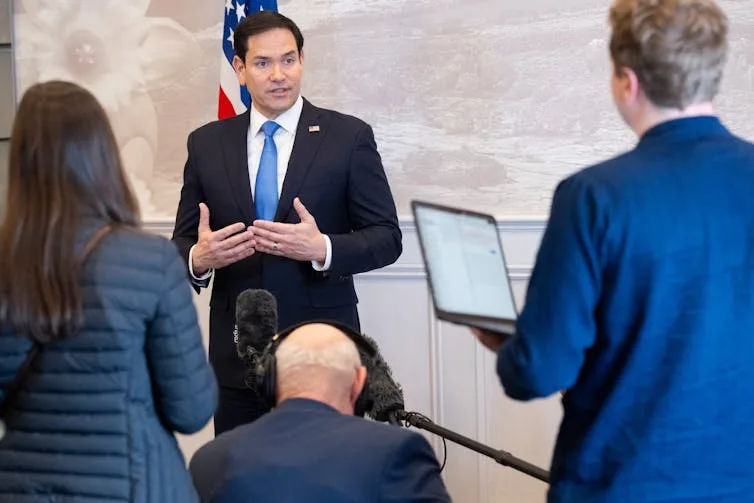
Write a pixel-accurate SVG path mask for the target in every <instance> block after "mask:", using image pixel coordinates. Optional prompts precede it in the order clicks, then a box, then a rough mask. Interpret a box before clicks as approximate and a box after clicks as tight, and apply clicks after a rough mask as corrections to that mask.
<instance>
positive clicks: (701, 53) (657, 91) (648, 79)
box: [609, 0, 728, 110]
mask: <svg viewBox="0 0 754 503" xmlns="http://www.w3.org/2000/svg"><path fill="white" fill-rule="evenodd" d="M609 19H610V25H611V28H612V36H611V38H610V55H611V57H612V59H613V63H614V65H615V71H616V72H618V73H619V72H621V69H625V68H630V69H631V70H633V71H634V72H635V73H636V76H637V78H638V80H639V83H640V85H641V88H642V89H643V90H644V93H645V94H646V96H647V97H648V98H649V100H650V101H651V102H652V103H654V104H655V105H656V106H658V107H664V108H676V109H681V110H682V109H684V108H686V107H687V106H689V105H692V104H694V103H701V102H708V101H712V99H713V98H714V97H715V95H717V92H718V90H719V88H720V81H721V80H722V75H723V67H724V66H725V60H726V56H727V51H728V42H727V38H728V20H727V18H726V16H725V14H724V13H723V11H722V10H721V9H720V8H719V7H718V6H717V4H716V3H715V2H714V1H713V0H615V1H614V2H613V5H612V7H611V8H610V16H609Z"/></svg>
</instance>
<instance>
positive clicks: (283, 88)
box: [233, 28, 304, 119]
mask: <svg viewBox="0 0 754 503" xmlns="http://www.w3.org/2000/svg"><path fill="white" fill-rule="evenodd" d="M248 46H249V48H248V51H247V52H246V61H243V62H242V61H241V60H240V59H239V58H238V56H236V57H235V58H234V59H233V67H234V68H235V70H236V75H237V76H238V82H239V83H240V84H241V85H242V86H243V85H245V86H246V88H247V89H248V90H249V94H250V95H251V101H252V102H253V103H254V108H256V109H257V111H258V112H260V113H261V114H262V115H264V116H265V117H267V118H268V119H274V118H275V117H277V116H278V115H280V114H281V113H283V112H285V111H286V110H288V109H289V108H291V107H292V106H293V103H295V101H296V99H297V98H298V96H299V94H300V93H301V74H302V73H303V63H304V54H303V52H302V53H301V54H299V53H298V48H297V47H296V39H295V38H294V37H293V34H292V33H291V32H290V31H288V30H285V29H282V28H276V29H273V30H269V31H266V32H264V33H260V34H258V35H254V36H253V37H249V41H248Z"/></svg>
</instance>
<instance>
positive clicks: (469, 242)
mask: <svg viewBox="0 0 754 503" xmlns="http://www.w3.org/2000/svg"><path fill="white" fill-rule="evenodd" d="M414 214H415V218H416V223H417V228H418V229H419V239H421V244H422V248H423V250H424V257H425V261H426V266H427V275H428V277H429V281H430V283H431V287H432V293H433V295H434V301H435V304H436V306H437V308H438V309H440V310H443V311H448V312H452V313H457V314H471V315H477V316H487V317H490V318H503V319H509V320H512V319H516V306H515V302H514V300H513V296H512V295H511V287H510V283H509V281H510V280H509V278H508V272H507V270H506V266H505V258H504V256H503V250H502V247H501V245H500V239H499V237H498V230H497V224H496V222H495V220H494V219H493V218H491V217H489V216H485V215H476V214H467V213H462V212H454V211H449V210H445V209H441V208H434V207H428V206H420V205H417V206H416V207H415V212H414Z"/></svg>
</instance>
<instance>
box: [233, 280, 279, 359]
mask: <svg viewBox="0 0 754 503" xmlns="http://www.w3.org/2000/svg"><path fill="white" fill-rule="evenodd" d="M277 330H278V303H277V300H276V299H275V296H274V295H272V294H271V293H270V292H268V291H267V290H251V289H249V290H244V291H243V292H241V294H240V295H239V296H238V299H237V300H236V326H235V328H234V330H233V340H234V341H235V343H236V351H237V352H238V356H240V357H241V358H242V359H243V360H245V361H247V362H249V363H250V364H252V365H256V360H257V358H258V357H259V355H260V354H261V353H262V351H263V350H264V348H265V347H266V346H267V344H268V343H269V342H270V340H272V338H273V337H274V336H275V333H276V332H277ZM252 368H253V366H252Z"/></svg>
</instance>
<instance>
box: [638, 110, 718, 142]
mask: <svg viewBox="0 0 754 503" xmlns="http://www.w3.org/2000/svg"><path fill="white" fill-rule="evenodd" d="M730 134H731V133H730V132H729V131H728V129H727V128H726V127H725V126H724V125H723V124H722V123H721V122H720V119H719V118H718V117H716V116H714V115H702V116H697V117H684V118H680V119H672V120H668V121H665V122H661V123H660V124H657V125H656V126H654V127H652V128H650V129H649V130H647V131H646V132H645V133H644V134H643V135H642V137H641V140H640V143H646V142H652V141H654V140H658V139H669V140H693V139H696V138H701V137H705V136H726V135H730Z"/></svg>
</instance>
